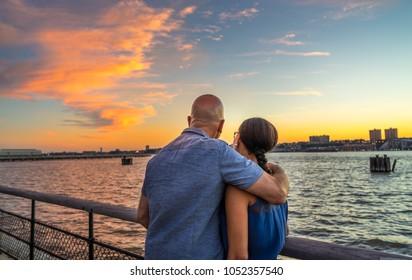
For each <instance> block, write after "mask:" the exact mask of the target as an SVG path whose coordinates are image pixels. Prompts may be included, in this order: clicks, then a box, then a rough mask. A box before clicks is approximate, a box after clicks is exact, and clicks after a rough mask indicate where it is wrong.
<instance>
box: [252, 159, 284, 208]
mask: <svg viewBox="0 0 412 280" xmlns="http://www.w3.org/2000/svg"><path fill="white" fill-rule="evenodd" d="M269 168H270V169H271V170H272V173H273V174H272V175H270V174H268V173H266V172H263V174H262V176H260V178H259V179H258V180H257V181H256V182H255V183H254V184H253V185H252V186H251V187H250V188H248V189H247V190H246V191H247V192H250V193H252V194H254V195H256V196H259V197H261V198H263V199H264V200H266V201H268V202H269V203H272V204H283V203H285V201H286V199H287V197H288V193H289V180H288V177H287V176H286V173H285V171H284V170H283V169H282V168H281V167H280V166H278V165H275V164H269Z"/></svg>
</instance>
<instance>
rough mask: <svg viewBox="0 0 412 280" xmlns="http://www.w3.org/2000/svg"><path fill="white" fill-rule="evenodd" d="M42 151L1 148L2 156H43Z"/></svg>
mask: <svg viewBox="0 0 412 280" xmlns="http://www.w3.org/2000/svg"><path fill="white" fill-rule="evenodd" d="M41 154H42V153H41V151H40V150H36V149H1V150H0V156H41Z"/></svg>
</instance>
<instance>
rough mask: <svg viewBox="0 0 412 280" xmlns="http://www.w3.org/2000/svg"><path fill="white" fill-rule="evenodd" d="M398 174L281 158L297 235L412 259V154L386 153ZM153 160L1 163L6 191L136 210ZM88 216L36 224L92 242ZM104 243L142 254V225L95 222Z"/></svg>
mask: <svg viewBox="0 0 412 280" xmlns="http://www.w3.org/2000/svg"><path fill="white" fill-rule="evenodd" d="M386 154H387V155H388V156H390V157H391V160H392V161H393V160H394V159H397V164H396V170H395V172H394V173H389V174H371V173H370V172H369V157H370V156H374V155H375V153H370V152H357V153H346V152H345V153H276V154H270V155H269V156H268V158H269V160H270V161H273V162H276V163H279V164H280V165H282V166H283V168H284V169H285V171H286V172H287V174H288V176H289V180H290V183H291V190H290V193H289V211H290V213H289V219H290V221H289V222H290V228H291V235H294V236H303V237H310V238H315V239H320V240H324V241H330V242H335V243H339V244H349V245H355V246H360V247H366V248H375V249H379V250H385V251H388V252H393V253H401V254H407V255H412V253H411V252H412V153H411V152H387V153H386ZM147 161H148V158H135V159H134V164H133V165H121V162H120V159H99V160H67V161H66V160H65V161H44V162H0V174H1V177H0V184H2V185H9V186H12V187H16V188H22V189H27V190H33V191H39V192H45V193H53V194H64V195H69V196H71V197H76V198H82V199H89V200H95V201H99V202H105V203H110V204H117V205H124V206H127V207H134V208H136V207H137V205H138V200H139V196H140V189H141V186H142V183H143V178H144V172H145V166H146V163H147ZM0 203H1V205H0V207H1V208H3V209H6V210H13V211H16V212H18V213H21V214H25V215H29V213H30V212H29V211H30V202H29V201H28V200H22V199H15V198H11V197H10V196H0ZM87 217H88V216H87V214H86V213H83V212H81V211H77V210H72V209H68V208H64V207H58V206H53V205H47V204H44V203H38V211H37V218H38V219H40V220H45V221H51V222H52V224H54V225H57V226H60V227H64V228H68V229H70V230H72V231H75V232H78V233H82V234H83V235H87ZM95 222H96V226H95V234H96V236H97V238H98V239H101V240H103V241H105V242H106V241H108V242H111V243H113V244H115V245H117V246H119V247H122V248H125V249H129V250H132V251H134V252H137V253H142V252H143V248H144V239H145V235H146V231H145V229H144V228H143V227H141V226H140V225H137V224H134V223H130V222H124V221H121V220H117V219H113V218H108V217H103V216H100V215H96V217H95Z"/></svg>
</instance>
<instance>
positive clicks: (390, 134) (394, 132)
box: [385, 128, 398, 140]
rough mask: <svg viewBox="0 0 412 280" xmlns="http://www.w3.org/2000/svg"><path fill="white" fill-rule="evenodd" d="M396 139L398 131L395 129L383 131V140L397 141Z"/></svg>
mask: <svg viewBox="0 0 412 280" xmlns="http://www.w3.org/2000/svg"><path fill="white" fill-rule="evenodd" d="M397 138H398V129H397V128H388V129H385V140H388V139H397Z"/></svg>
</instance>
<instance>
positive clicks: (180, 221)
mask: <svg viewBox="0 0 412 280" xmlns="http://www.w3.org/2000/svg"><path fill="white" fill-rule="evenodd" d="M262 172H263V171H262V169H261V168H260V167H259V166H258V165H257V164H255V163H253V162H252V161H250V160H247V159H246V158H245V157H243V156H241V155H240V154H239V153H237V152H236V151H235V150H234V149H232V148H231V147H230V146H229V145H227V143H226V142H224V141H221V140H217V139H213V138H210V137H209V136H208V135H207V134H206V132H205V131H203V130H202V129H199V128H187V129H185V130H184V131H183V133H182V134H181V135H180V136H179V137H178V138H176V139H175V140H174V141H172V142H171V143H170V144H169V145H167V146H166V147H164V148H163V149H162V150H161V151H160V152H159V154H157V155H156V156H155V157H153V158H152V159H151V160H150V161H149V162H148V164H147V169H146V175H145V180H144V183H143V189H142V194H143V195H145V196H146V197H147V198H148V201H149V217H150V221H149V227H148V231H147V237H146V248H145V258H146V259H222V258H223V247H222V242H221V237H220V230H219V211H220V203H221V201H222V198H223V195H224V190H225V185H226V184H230V185H233V186H237V187H239V188H241V189H247V188H249V187H250V186H252V185H253V184H254V183H255V182H256V181H257V180H258V179H259V178H260V176H261V175H262Z"/></svg>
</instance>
